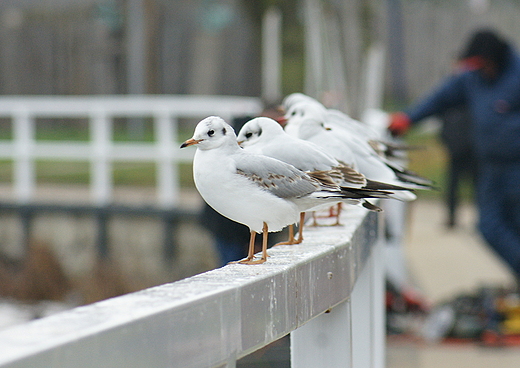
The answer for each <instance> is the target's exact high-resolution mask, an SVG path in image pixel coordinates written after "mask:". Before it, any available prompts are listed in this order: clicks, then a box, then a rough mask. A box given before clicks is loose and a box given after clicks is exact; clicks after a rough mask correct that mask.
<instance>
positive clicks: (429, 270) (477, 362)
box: [387, 200, 520, 368]
mask: <svg viewBox="0 0 520 368" xmlns="http://www.w3.org/2000/svg"><path fill="white" fill-rule="evenodd" d="M475 216H476V213H475V209H474V207H473V206H471V205H467V204H466V205H463V206H462V207H461V208H460V221H459V226H458V227H456V228H455V229H453V230H448V229H447V228H446V227H445V226H444V224H445V210H444V207H443V204H442V203H441V202H437V201H426V200H418V201H415V202H414V203H413V204H412V205H411V207H410V216H409V221H408V226H409V228H408V230H407V236H406V241H405V255H406V259H407V266H408V272H409V275H410V279H411V280H412V282H413V283H414V284H415V285H416V286H417V287H418V288H419V289H420V290H421V291H422V292H423V294H424V296H425V297H426V298H427V300H428V301H430V302H431V303H433V304H435V303H438V302H441V301H443V300H449V299H451V298H452V297H454V296H456V295H458V294H460V293H462V292H472V291H475V290H476V289H477V288H479V287H480V286H484V285H494V286H496V285H511V284H512V281H513V278H512V277H511V274H510V273H509V271H508V270H507V268H506V267H505V266H504V264H502V263H501V261H500V260H498V259H497V258H496V257H495V256H494V254H493V253H492V252H491V251H490V250H489V248H488V247H487V246H486V245H485V243H484V242H483V240H482V239H481V238H480V236H479V234H478V232H477V230H476V228H475V221H476V220H475ZM387 362H388V364H387V367H388V368H409V367H410V368H412V367H413V368H452V367H453V368H466V367H467V368H484V367H486V368H488V367H501V368H513V367H514V368H516V367H520V348H516V347H515V348H489V347H480V346H478V345H476V344H433V345H426V344H421V343H413V342H410V341H401V342H396V341H395V340H392V341H391V342H390V343H389V344H388V359H387Z"/></svg>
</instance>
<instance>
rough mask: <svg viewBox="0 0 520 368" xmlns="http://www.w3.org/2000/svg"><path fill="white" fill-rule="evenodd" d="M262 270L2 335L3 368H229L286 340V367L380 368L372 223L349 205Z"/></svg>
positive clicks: (121, 300)
mask: <svg viewBox="0 0 520 368" xmlns="http://www.w3.org/2000/svg"><path fill="white" fill-rule="evenodd" d="M342 222H343V223H344V224H345V225H343V226H337V227H321V228H309V229H307V230H305V232H304V234H305V240H304V242H303V243H302V244H300V245H295V246H279V247H275V248H272V249H270V250H269V253H270V255H271V257H270V258H269V259H268V261H267V262H266V263H265V264H263V265H255V266H244V265H228V266H225V267H223V268H220V269H216V270H213V271H209V272H206V273H203V274H200V275H197V276H194V277H191V278H188V279H184V280H181V281H178V282H174V283H171V284H165V285H161V286H157V287H154V288H150V289H147V290H143V291H140V292H136V293H132V294H127V295H124V296H121V297H117V298H113V299H109V300H105V301H101V302H98V303H95V304H92V305H88V306H83V307H79V308H76V309H73V310H70V311H66V312H63V313H60V314H56V315H53V316H50V317H46V318H43V319H41V320H36V321H32V322H29V323H26V324H23V325H19V326H15V327H12V328H10V329H7V330H4V331H1V332H0V367H29V366H30V367H36V368H39V367H42V368H43V367H74V368H78V367H125V368H129V367H139V368H141V367H155V368H160V367H183V368H190V367H193V368H196V367H227V368H231V367H235V366H236V361H237V359H239V358H241V357H243V356H245V355H247V354H249V353H251V352H253V351H255V350H257V349H259V348H261V347H263V346H265V345H267V344H269V343H271V342H273V341H275V340H277V339H279V338H280V337H282V336H284V335H287V334H289V333H291V361H292V367H294V368H307V367H309V368H310V367H312V368H320V367H327V368H330V367H335V368H336V367H351V368H367V367H372V368H382V367H384V354H385V348H384V336H385V331H384V302H383V295H384V282H383V281H384V275H383V273H384V262H383V260H382V256H381V246H382V244H381V241H380V240H379V234H381V233H382V232H381V231H380V230H379V224H380V223H381V221H380V217H379V215H378V214H376V213H372V212H371V213H368V212H367V211H366V210H364V209H362V208H358V207H349V208H348V209H347V210H346V211H345V213H344V214H343V216H342Z"/></svg>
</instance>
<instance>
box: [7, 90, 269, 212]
mask: <svg viewBox="0 0 520 368" xmlns="http://www.w3.org/2000/svg"><path fill="white" fill-rule="evenodd" d="M261 109H262V104H261V101H260V100H259V99H257V98H251V97H232V96H193V95H185V96H150V95H143V96H138V95H121V96H66V97H56V96H42V97H37V96H32V97H27V96H23V97H16V96H14V97H1V98H0V118H11V120H12V124H13V125H12V126H13V129H12V131H13V137H12V138H13V139H12V140H4V141H0V159H7V160H13V162H14V169H13V185H14V194H15V198H16V200H17V201H18V202H19V203H27V202H29V201H30V200H31V199H32V198H33V194H34V190H35V185H36V184H35V183H36V180H35V161H36V160H42V159H43V160H45V159H49V160H68V161H71V160H72V161H88V162H90V178H91V180H90V188H91V197H92V202H93V203H94V204H95V205H105V204H108V203H109V202H110V201H111V199H112V190H113V184H112V162H115V161H146V162H154V163H156V165H157V170H156V172H157V178H156V186H157V203H158V204H159V205H160V206H161V207H168V206H171V205H175V204H176V203H177V199H178V193H179V180H178V173H177V166H176V165H175V164H176V163H178V162H183V161H185V162H190V161H191V159H192V155H193V151H191V150H186V151H184V150H179V146H178V145H179V142H178V138H177V121H178V119H179V118H199V119H201V118H204V117H206V116H208V115H220V116H222V117H223V118H224V119H226V120H227V121H230V120H231V119H232V117H234V116H240V115H254V114H258V113H259V112H260V111H261ZM115 117H134V118H146V117H151V118H152V119H153V123H154V135H155V138H154V142H150V143H149V142H132V143H130V142H113V140H112V130H113V128H112V127H113V118H115ZM37 118H87V119H88V121H89V135H90V139H89V140H88V141H86V142H80V141H55V142H52V141H37V140H36V139H35V119H37Z"/></svg>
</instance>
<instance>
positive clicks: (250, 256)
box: [229, 230, 256, 264]
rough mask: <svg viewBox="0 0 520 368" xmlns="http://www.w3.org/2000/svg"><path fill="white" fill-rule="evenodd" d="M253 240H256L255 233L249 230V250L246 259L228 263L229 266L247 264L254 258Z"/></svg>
mask: <svg viewBox="0 0 520 368" xmlns="http://www.w3.org/2000/svg"><path fill="white" fill-rule="evenodd" d="M255 238H256V232H254V231H253V230H251V235H250V237H249V250H248V251H247V258H244V259H242V260H240V261H233V262H229V264H234V263H242V264H248V262H250V261H252V260H253V258H254V256H255Z"/></svg>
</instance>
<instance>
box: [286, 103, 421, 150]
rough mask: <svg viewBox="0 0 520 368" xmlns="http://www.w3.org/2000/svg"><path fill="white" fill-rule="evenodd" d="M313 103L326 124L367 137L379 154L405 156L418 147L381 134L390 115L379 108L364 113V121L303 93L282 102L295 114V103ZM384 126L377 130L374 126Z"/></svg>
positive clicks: (363, 137) (360, 136) (304, 104)
mask: <svg viewBox="0 0 520 368" xmlns="http://www.w3.org/2000/svg"><path fill="white" fill-rule="evenodd" d="M302 104H303V106H308V105H312V106H313V108H314V109H317V110H318V111H320V113H321V114H322V116H323V117H324V119H325V121H326V122H327V124H326V126H327V127H330V128H333V129H341V130H344V129H346V130H348V131H349V132H350V134H355V135H357V136H358V137H359V138H362V139H365V140H366V141H367V142H368V143H369V144H370V145H371V146H372V147H373V149H374V150H376V151H377V153H378V154H380V155H382V156H384V157H386V158H403V152H404V151H409V150H411V149H416V148H417V147H412V146H408V145H403V144H398V143H395V142H389V141H388V140H387V139H385V138H384V137H382V136H381V134H380V133H379V132H380V131H386V126H387V125H388V123H387V121H388V116H387V114H386V113H384V112H382V111H380V110H377V109H367V110H366V111H365V112H364V113H363V116H364V122H361V121H359V120H356V119H353V118H352V117H350V116H349V115H347V114H345V113H344V112H342V111H340V110H337V109H330V108H326V107H325V106H324V105H323V104H322V103H321V102H319V101H318V100H316V99H314V98H312V97H310V96H307V95H305V94H303V93H291V94H289V95H287V96H286V97H285V98H284V99H283V101H282V104H281V109H282V110H283V111H285V112H288V111H289V110H291V111H292V114H295V113H296V112H295V109H293V107H294V106H295V105H299V106H302ZM281 122H286V119H284V118H281ZM375 126H377V127H378V128H384V129H379V130H376V129H374V127H375Z"/></svg>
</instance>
